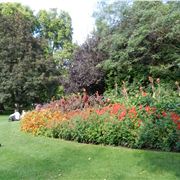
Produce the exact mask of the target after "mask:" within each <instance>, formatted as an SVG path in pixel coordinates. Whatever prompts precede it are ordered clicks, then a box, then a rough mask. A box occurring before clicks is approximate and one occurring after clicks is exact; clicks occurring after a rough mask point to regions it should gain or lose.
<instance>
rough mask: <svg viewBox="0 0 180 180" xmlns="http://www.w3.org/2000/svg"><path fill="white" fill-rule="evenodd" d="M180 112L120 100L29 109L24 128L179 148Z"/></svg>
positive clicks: (89, 140) (103, 141)
mask: <svg viewBox="0 0 180 180" xmlns="http://www.w3.org/2000/svg"><path fill="white" fill-rule="evenodd" d="M179 120H180V116H179V115H178V114H176V113H174V112H164V111H158V109H157V108H155V107H150V106H142V105H140V106H139V107H135V106H132V107H126V106H125V105H123V104H120V103H116V104H110V105H108V106H104V107H101V108H98V109H97V108H85V109H84V110H74V111H69V112H66V113H65V112H64V113H61V111H58V110H57V109H56V110H53V109H50V108H46V109H41V110H34V111H31V112H28V113H27V114H26V115H25V117H24V118H23V121H22V127H21V128H22V130H23V131H26V132H31V133H33V134H42V135H47V136H51V137H55V138H63V139H66V140H75V141H78V142H83V143H94V144H108V145H117V146H118V145H121V146H126V147H131V148H148V149H159V150H166V151H170V150H176V151H179V140H180V139H179V133H180V121H179Z"/></svg>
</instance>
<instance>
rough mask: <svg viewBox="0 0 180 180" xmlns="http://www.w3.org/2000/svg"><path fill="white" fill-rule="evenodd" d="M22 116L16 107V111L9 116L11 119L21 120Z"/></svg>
mask: <svg viewBox="0 0 180 180" xmlns="http://www.w3.org/2000/svg"><path fill="white" fill-rule="evenodd" d="M20 118H21V114H20V113H19V112H18V110H17V109H15V111H14V113H13V114H11V115H10V116H9V121H19V120H20Z"/></svg>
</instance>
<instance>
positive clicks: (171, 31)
mask: <svg viewBox="0 0 180 180" xmlns="http://www.w3.org/2000/svg"><path fill="white" fill-rule="evenodd" d="M179 10H180V3H179V2H170V3H163V2H161V1H157V2H142V1H135V2H133V4H132V3H129V4H128V3H124V2H121V1H115V2H114V3H112V4H102V6H101V8H100V9H99V10H98V11H96V13H95V18H96V26H97V31H96V34H97V36H99V37H100V38H101V41H100V43H99V48H100V49H101V50H102V51H103V52H104V53H106V54H107V55H108V56H107V58H106V59H105V61H104V63H102V66H101V67H102V68H103V69H104V70H105V72H106V74H107V75H106V84H107V87H109V88H113V86H114V83H115V82H117V83H120V82H121V81H122V80H126V81H128V82H130V83H132V82H133V81H136V80H140V79H141V80H143V81H145V78H146V77H147V76H148V75H152V76H154V77H160V78H161V79H163V80H165V82H167V83H169V81H172V80H173V81H175V80H178V79H179V77H180V74H179V72H180V69H179V67H180V66H179V63H180V59H179V50H180V47H179V44H180V42H179V39H180V34H179V32H180V31H179V28H180V26H179V18H180V14H179Z"/></svg>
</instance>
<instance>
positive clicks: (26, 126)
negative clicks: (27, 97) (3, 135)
mask: <svg viewBox="0 0 180 180" xmlns="http://www.w3.org/2000/svg"><path fill="white" fill-rule="evenodd" d="M66 119H67V117H66V116H64V114H63V113H61V112H60V111H53V110H51V109H41V110H34V111H30V112H27V113H26V114H25V115H24V117H23V119H22V123H21V130H23V131H25V132H31V133H33V134H39V133H40V132H41V130H42V129H51V128H53V127H55V126H57V124H59V123H61V122H63V121H65V120H66Z"/></svg>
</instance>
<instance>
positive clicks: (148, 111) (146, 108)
mask: <svg viewBox="0 0 180 180" xmlns="http://www.w3.org/2000/svg"><path fill="white" fill-rule="evenodd" d="M145 111H146V112H147V113H149V114H150V113H151V107H150V106H146V107H145Z"/></svg>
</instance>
